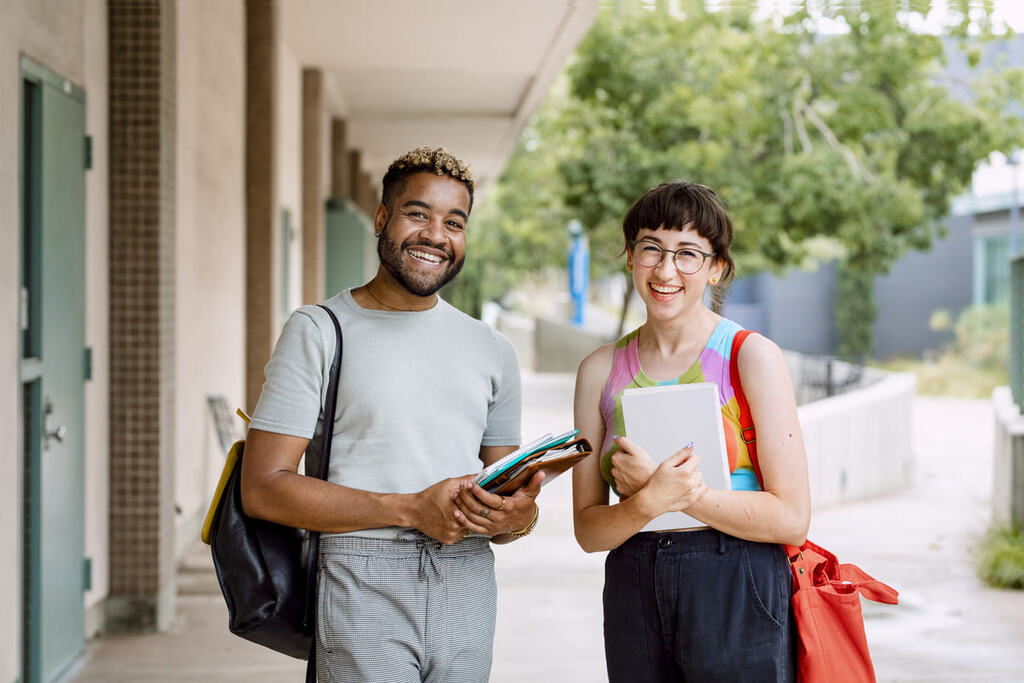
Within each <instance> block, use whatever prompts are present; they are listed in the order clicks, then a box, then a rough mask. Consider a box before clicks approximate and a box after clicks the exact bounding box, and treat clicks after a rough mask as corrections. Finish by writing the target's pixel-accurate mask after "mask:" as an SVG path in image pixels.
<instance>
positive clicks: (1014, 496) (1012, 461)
mask: <svg viewBox="0 0 1024 683" xmlns="http://www.w3.org/2000/svg"><path fill="white" fill-rule="evenodd" d="M992 412H993V413H994V415H995V422H996V424H995V427H996V438H995V454H994V461H993V467H992V470H993V478H992V521H993V522H994V523H995V524H998V525H1002V526H1007V525H1010V524H1012V525H1014V526H1016V527H1017V528H1018V529H1024V415H1021V412H1020V407H1019V406H1017V405H1016V404H1015V403H1014V402H1013V396H1011V394H1010V388H1009V387H996V389H995V391H993V392H992Z"/></svg>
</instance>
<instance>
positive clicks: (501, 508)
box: [498, 496, 505, 512]
mask: <svg viewBox="0 0 1024 683" xmlns="http://www.w3.org/2000/svg"><path fill="white" fill-rule="evenodd" d="M504 509H505V496H502V497H501V505H499V506H498V512H501V511H502V510H504Z"/></svg>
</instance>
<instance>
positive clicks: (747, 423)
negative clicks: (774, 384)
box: [729, 330, 800, 562]
mask: <svg viewBox="0 0 1024 683" xmlns="http://www.w3.org/2000/svg"><path fill="white" fill-rule="evenodd" d="M752 334H755V332H754V330H740V331H738V332H737V333H736V334H735V335H733V338H732V349H731V350H730V352H729V381H731V382H732V391H733V394H734V395H735V396H736V404H737V405H738V406H739V409H740V438H742V439H743V443H745V444H747V453H748V454H749V455H750V463H751V464H752V465H753V466H754V474H755V475H756V476H757V483H758V484H760V485H761V489H762V490H763V489H764V480H763V479H762V478H761V465H760V463H758V461H757V430H756V429H754V416H753V415H752V414H751V413H750V404H749V403H747V397H746V396H745V395H744V394H743V381H742V380H741V379H740V347H741V346H743V342H745V341H746V340H747V337H749V336H750V335H752ZM782 547H783V549H784V550H785V551H786V555H787V556H788V557H789V559H790V562H792V561H793V559H794V558H795V557H796V556H797V555H799V554H800V548H797V547H796V546H792V545H785V544H783V546H782Z"/></svg>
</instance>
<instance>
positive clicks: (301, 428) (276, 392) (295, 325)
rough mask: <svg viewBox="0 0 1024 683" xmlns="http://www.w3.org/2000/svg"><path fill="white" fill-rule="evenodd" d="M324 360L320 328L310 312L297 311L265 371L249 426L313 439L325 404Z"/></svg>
mask: <svg viewBox="0 0 1024 683" xmlns="http://www.w3.org/2000/svg"><path fill="white" fill-rule="evenodd" d="M332 352H333V349H332ZM324 359H325V353H324V340H323V334H322V331H321V330H320V327H319V326H318V325H317V324H316V321H315V320H314V319H313V318H312V316H311V315H310V314H309V313H308V312H307V311H304V310H302V309H299V310H297V311H295V312H294V313H292V315H291V316H290V317H289V318H288V321H287V322H286V323H285V325H284V329H283V330H281V336H280V337H279V338H278V340H277V345H276V346H275V347H274V353H273V355H272V356H271V357H270V362H269V363H267V366H266V368H265V369H264V371H263V372H264V376H265V378H266V379H265V380H264V382H263V391H262V392H261V393H260V398H259V402H258V403H257V404H256V410H255V411H254V412H253V416H252V422H251V423H250V424H249V427H250V428H253V429H262V430H264V431H267V432H275V433H277V434H287V435H289V436H297V437H300V438H303V439H311V438H313V434H314V433H315V431H316V425H317V420H319V418H320V411H321V405H322V403H321V392H322V391H323V387H324V374H325V369H324V366H325V363H326V361H325V360H324Z"/></svg>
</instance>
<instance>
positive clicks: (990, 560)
mask: <svg viewBox="0 0 1024 683" xmlns="http://www.w3.org/2000/svg"><path fill="white" fill-rule="evenodd" d="M978 574H979V575H980V576H981V578H982V580H983V581H985V582H986V583H988V584H989V585H992V586H995V587H996V588H1015V589H1017V590H1020V589H1024V531H1021V530H1020V529H1009V528H994V529H991V530H990V531H989V532H988V534H987V535H986V536H985V538H984V540H983V541H982V543H981V548H980V552H979V554H978Z"/></svg>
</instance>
